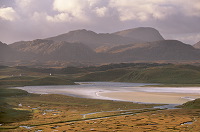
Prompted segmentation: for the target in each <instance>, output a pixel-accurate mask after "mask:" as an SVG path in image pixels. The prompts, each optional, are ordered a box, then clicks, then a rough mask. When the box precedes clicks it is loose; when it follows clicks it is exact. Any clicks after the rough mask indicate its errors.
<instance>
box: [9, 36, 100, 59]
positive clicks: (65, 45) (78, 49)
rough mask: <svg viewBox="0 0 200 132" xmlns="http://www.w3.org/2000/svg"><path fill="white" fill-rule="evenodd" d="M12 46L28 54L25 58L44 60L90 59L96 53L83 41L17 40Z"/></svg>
mask: <svg viewBox="0 0 200 132" xmlns="http://www.w3.org/2000/svg"><path fill="white" fill-rule="evenodd" d="M9 46H10V47H11V48H13V49H15V50H17V51H19V52H22V53H24V54H26V55H25V56H24V58H23V59H24V60H31V59H35V60H40V61H42V60H44V61H51V60H54V61H55V60H57V61H61V60H63V61H83V60H87V61H90V60H91V59H92V58H94V57H96V53H95V52H94V51H93V50H91V49H90V48H89V47H88V46H86V45H84V44H81V43H69V42H64V41H62V42H61V41H60V42H54V41H52V40H40V39H37V40H33V41H23V42H17V43H14V44H11V45H9Z"/></svg>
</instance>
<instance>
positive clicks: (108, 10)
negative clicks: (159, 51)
mask: <svg viewBox="0 0 200 132" xmlns="http://www.w3.org/2000/svg"><path fill="white" fill-rule="evenodd" d="M136 27H153V28H156V29H157V30H158V31H159V32H160V33H161V35H162V36H163V37H164V38H165V39H177V40H180V41H182V42H184V43H187V44H195V43H197V42H199V41H200V0H0V41H2V42H4V43H7V44H10V43H13V42H16V41H22V40H34V39H42V38H47V37H51V36H56V35H59V34H63V33H67V32H69V31H72V30H77V29H87V30H92V31H94V32H97V33H113V32H116V31H120V30H124V29H131V28H136Z"/></svg>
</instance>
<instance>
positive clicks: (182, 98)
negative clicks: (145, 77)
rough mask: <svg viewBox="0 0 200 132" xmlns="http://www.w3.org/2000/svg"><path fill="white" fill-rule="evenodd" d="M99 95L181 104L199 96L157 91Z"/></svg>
mask: <svg viewBox="0 0 200 132" xmlns="http://www.w3.org/2000/svg"><path fill="white" fill-rule="evenodd" d="M99 95H100V96H105V97H109V98H113V99H118V100H123V101H133V102H143V103H164V104H183V103H185V102H187V101H189V100H192V99H196V98H199V97H200V95H198V94H184V93H157V92H105V93H99Z"/></svg>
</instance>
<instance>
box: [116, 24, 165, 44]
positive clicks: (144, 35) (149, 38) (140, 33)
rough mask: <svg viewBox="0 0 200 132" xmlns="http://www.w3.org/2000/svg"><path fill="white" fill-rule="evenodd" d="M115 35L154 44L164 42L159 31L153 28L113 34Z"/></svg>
mask: <svg viewBox="0 0 200 132" xmlns="http://www.w3.org/2000/svg"><path fill="white" fill-rule="evenodd" d="M113 34H115V35H119V36H123V37H127V38H132V39H137V40H141V41H143V42H153V41H159V40H164V38H163V37H162V36H161V34H160V33H159V32H158V30H156V29H154V28H151V27H139V28H133V29H128V30H123V31H119V32H116V33H113Z"/></svg>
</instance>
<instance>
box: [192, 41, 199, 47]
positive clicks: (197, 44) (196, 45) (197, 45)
mask: <svg viewBox="0 0 200 132" xmlns="http://www.w3.org/2000/svg"><path fill="white" fill-rule="evenodd" d="M193 47H194V48H196V49H200V41H199V42H197V43H196V44H194V45H193Z"/></svg>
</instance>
